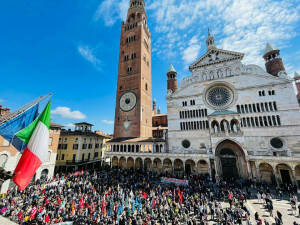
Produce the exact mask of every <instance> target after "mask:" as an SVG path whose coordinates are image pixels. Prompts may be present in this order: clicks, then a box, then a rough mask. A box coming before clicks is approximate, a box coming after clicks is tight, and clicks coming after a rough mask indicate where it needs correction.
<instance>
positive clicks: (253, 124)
mask: <svg viewBox="0 0 300 225" xmlns="http://www.w3.org/2000/svg"><path fill="white" fill-rule="evenodd" d="M251 125H252V127H255V123H254V119H253V117H251Z"/></svg>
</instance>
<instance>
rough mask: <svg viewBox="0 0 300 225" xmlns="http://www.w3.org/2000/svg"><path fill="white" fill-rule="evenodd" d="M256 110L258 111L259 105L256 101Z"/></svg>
mask: <svg viewBox="0 0 300 225" xmlns="http://www.w3.org/2000/svg"><path fill="white" fill-rule="evenodd" d="M256 108H257V112H260V106H259V103H256Z"/></svg>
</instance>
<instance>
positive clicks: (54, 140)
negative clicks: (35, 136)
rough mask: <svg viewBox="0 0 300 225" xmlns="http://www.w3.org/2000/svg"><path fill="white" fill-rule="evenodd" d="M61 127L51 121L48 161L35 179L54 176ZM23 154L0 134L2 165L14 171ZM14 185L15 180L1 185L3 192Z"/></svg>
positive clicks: (37, 172)
mask: <svg viewBox="0 0 300 225" xmlns="http://www.w3.org/2000/svg"><path fill="white" fill-rule="evenodd" d="M61 128H62V126H60V125H58V124H55V123H51V125H50V130H49V150H48V156H47V161H46V162H45V163H43V164H42V165H41V166H40V168H39V169H38V170H37V171H36V173H35V175H34V178H33V179H34V180H37V179H41V178H46V179H50V178H52V177H53V175H54V168H55V161H56V155H57V147H58V141H59V136H60V131H61ZM21 156H22V154H21V153H20V152H19V151H18V150H17V149H16V148H15V147H14V146H13V145H11V144H10V143H9V142H8V141H7V140H5V139H4V138H3V137H2V136H0V167H2V168H3V169H5V170H6V171H9V172H11V173H13V172H14V170H15V168H16V166H17V164H18V162H19V160H20V158H21ZM13 187H15V184H14V183H13V181H12V180H7V181H5V182H4V183H3V184H2V185H1V193H6V192H7V190H8V189H9V188H13Z"/></svg>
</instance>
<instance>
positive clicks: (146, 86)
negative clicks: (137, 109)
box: [145, 83, 148, 91]
mask: <svg viewBox="0 0 300 225" xmlns="http://www.w3.org/2000/svg"><path fill="white" fill-rule="evenodd" d="M145 90H146V91H148V84H147V83H146V84H145Z"/></svg>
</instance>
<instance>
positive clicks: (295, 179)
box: [291, 168, 299, 188]
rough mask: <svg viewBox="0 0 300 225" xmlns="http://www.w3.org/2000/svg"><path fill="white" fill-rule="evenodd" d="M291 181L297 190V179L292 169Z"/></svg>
mask: <svg viewBox="0 0 300 225" xmlns="http://www.w3.org/2000/svg"><path fill="white" fill-rule="evenodd" d="M291 172H292V180H293V183H294V184H295V185H296V186H297V188H299V187H298V184H297V177H296V170H295V168H292V171H291Z"/></svg>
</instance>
